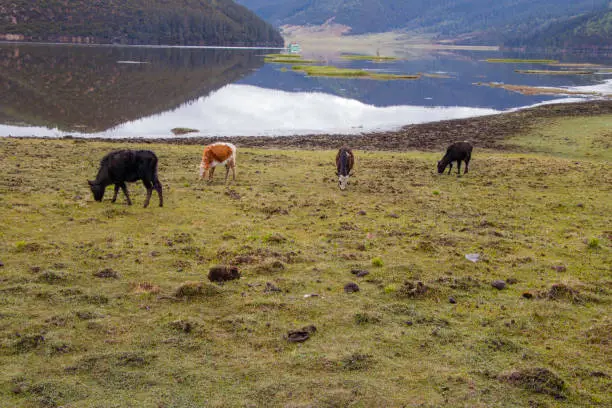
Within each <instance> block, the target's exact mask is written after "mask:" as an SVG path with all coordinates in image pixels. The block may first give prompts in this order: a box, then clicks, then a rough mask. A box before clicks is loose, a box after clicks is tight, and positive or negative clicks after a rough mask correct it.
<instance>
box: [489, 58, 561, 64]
mask: <svg viewBox="0 0 612 408" xmlns="http://www.w3.org/2000/svg"><path fill="white" fill-rule="evenodd" d="M486 61H487V62H491V63H502V64H557V63H558V62H559V61H557V60H548V59H513V58H489V59H487V60H486Z"/></svg>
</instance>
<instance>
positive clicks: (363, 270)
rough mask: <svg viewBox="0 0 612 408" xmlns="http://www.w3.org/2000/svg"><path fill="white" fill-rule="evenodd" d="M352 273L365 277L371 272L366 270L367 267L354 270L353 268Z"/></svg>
mask: <svg viewBox="0 0 612 408" xmlns="http://www.w3.org/2000/svg"><path fill="white" fill-rule="evenodd" d="M351 273H352V274H353V275H355V276H357V277H358V278H363V277H364V276H366V275H367V274H369V273H370V272H368V271H366V270H365V269H353V270H351Z"/></svg>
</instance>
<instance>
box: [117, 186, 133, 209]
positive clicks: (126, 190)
mask: <svg viewBox="0 0 612 408" xmlns="http://www.w3.org/2000/svg"><path fill="white" fill-rule="evenodd" d="M120 187H121V190H122V191H123V194H125V198H126V199H127V203H128V205H132V200H130V195H129V194H128V189H127V186H126V185H125V182H123V181H122V182H121V184H120Z"/></svg>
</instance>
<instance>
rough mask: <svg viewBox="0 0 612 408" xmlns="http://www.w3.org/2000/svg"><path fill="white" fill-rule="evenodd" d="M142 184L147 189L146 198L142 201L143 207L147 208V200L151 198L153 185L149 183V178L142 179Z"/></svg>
mask: <svg viewBox="0 0 612 408" xmlns="http://www.w3.org/2000/svg"><path fill="white" fill-rule="evenodd" d="M142 184H144V186H145V188H146V189H147V198H146V199H145V202H144V206H143V207H144V208H147V206H148V205H149V201H150V200H151V194H153V185H152V184H151V182H150V181H149V180H144V179H143V180H142Z"/></svg>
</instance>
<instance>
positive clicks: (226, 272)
mask: <svg viewBox="0 0 612 408" xmlns="http://www.w3.org/2000/svg"><path fill="white" fill-rule="evenodd" d="M233 279H240V272H238V268H236V267H235V266H226V265H217V266H213V267H212V268H210V271H209V272H208V280H209V281H211V282H225V281H229V280H233Z"/></svg>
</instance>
